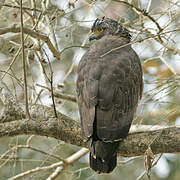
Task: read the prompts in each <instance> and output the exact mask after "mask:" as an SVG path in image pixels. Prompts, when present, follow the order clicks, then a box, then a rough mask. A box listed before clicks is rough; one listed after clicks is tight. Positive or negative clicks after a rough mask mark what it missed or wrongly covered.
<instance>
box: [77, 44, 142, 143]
mask: <svg viewBox="0 0 180 180" xmlns="http://www.w3.org/2000/svg"><path fill="white" fill-rule="evenodd" d="M109 43H110V44H113V43H111V42H109ZM102 44H103V43H99V42H98V46H97V44H96V45H95V46H93V47H92V48H91V49H90V50H89V51H88V52H87V53H86V54H85V55H84V56H83V58H82V60H81V62H80V64H79V67H78V80H77V94H78V105H79V110H80V117H81V124H82V130H83V134H84V135H85V137H86V138H88V137H90V136H92V135H93V133H96V134H97V136H98V138H99V139H101V140H103V141H116V140H120V139H121V138H123V137H125V136H127V134H128V131H129V128H130V125H131V122H132V120H133V116H134V113H135V111H136V107H137V104H138V100H139V98H140V97H141V93H142V89H143V81H142V68H141V64H140V60H139V57H138V56H137V54H136V53H135V51H134V50H133V49H132V48H131V47H130V46H125V47H123V48H120V49H118V50H114V51H111V52H110V53H108V54H106V55H105V56H103V57H102V56H101V55H102V53H104V49H107V51H108V48H107V47H106V48H104V46H102ZM115 46H116V45H115ZM94 47H96V48H94ZM116 47H117V46H116ZM93 123H96V126H93ZM94 127H96V129H93V128H94Z"/></svg>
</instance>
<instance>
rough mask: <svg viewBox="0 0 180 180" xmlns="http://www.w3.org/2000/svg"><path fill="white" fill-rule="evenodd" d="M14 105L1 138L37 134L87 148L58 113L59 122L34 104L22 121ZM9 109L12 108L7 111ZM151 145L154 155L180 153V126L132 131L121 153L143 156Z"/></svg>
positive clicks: (0, 120) (75, 126)
mask: <svg viewBox="0 0 180 180" xmlns="http://www.w3.org/2000/svg"><path fill="white" fill-rule="evenodd" d="M14 105H16V104H14ZM14 105H13V104H12V103H11V105H9V106H6V108H5V109H6V113H7V112H9V113H8V114H9V116H8V121H9V122H5V119H6V118H5V117H4V116H1V117H0V138H1V137H11V136H17V135H23V134H25V135H27V134H34V135H40V136H48V137H53V138H56V139H59V140H62V141H65V142H66V143H71V144H74V145H77V146H83V147H87V143H86V142H84V140H83V137H82V136H81V129H80V124H79V123H78V122H76V121H74V120H72V119H71V118H69V117H67V116H65V115H63V114H61V113H59V112H58V119H56V118H54V117H53V116H54V111H53V109H52V108H50V107H46V106H42V105H34V106H32V107H31V108H30V113H31V116H32V119H31V120H28V119H23V118H22V119H21V118H19V117H20V114H19V112H15V110H16V109H15V108H12V107H11V106H14ZM8 107H10V108H9V109H8V110H7V108H8ZM12 110H13V112H12ZM21 112H23V111H21ZM11 115H12V117H11ZM22 117H23V113H22ZM11 118H12V119H11ZM10 119H11V120H12V121H11V122H10ZM148 146H151V149H152V151H153V153H154V154H158V153H177V152H180V127H169V128H163V129H158V130H153V131H151V129H150V131H145V132H136V133H135V132H133V133H132V134H129V135H128V137H127V138H126V139H125V140H123V141H122V142H121V143H120V146H119V151H118V153H119V155H121V156H126V157H130V156H139V155H143V154H144V152H145V151H146V149H147V148H148Z"/></svg>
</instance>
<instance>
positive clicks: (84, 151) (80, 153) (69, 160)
mask: <svg viewBox="0 0 180 180" xmlns="http://www.w3.org/2000/svg"><path fill="white" fill-rule="evenodd" d="M88 152H89V150H88V149H86V148H82V149H81V150H80V151H78V152H76V153H75V154H73V155H72V156H70V157H68V158H67V159H65V162H66V163H65V164H64V163H63V162H62V161H60V162H57V163H54V164H51V165H50V166H44V167H37V168H35V169H31V170H28V171H25V172H23V173H20V174H18V175H16V176H14V177H12V178H9V179H8V180H16V179H19V178H22V177H25V176H27V175H29V174H32V173H36V172H39V171H46V170H51V169H54V168H57V167H62V166H63V167H67V166H69V165H72V164H73V163H74V162H76V161H77V160H78V159H80V158H81V157H82V156H84V155H85V154H87V153H88ZM57 175H58V174H57ZM55 176H56V174H51V175H50V176H49V178H48V179H47V180H52V178H54V177H55Z"/></svg>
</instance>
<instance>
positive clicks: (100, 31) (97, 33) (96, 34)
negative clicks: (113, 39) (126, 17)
mask: <svg viewBox="0 0 180 180" xmlns="http://www.w3.org/2000/svg"><path fill="white" fill-rule="evenodd" d="M102 32H103V29H101V30H98V29H96V30H95V31H94V32H93V33H94V35H95V36H98V35H99V34H100V33H102Z"/></svg>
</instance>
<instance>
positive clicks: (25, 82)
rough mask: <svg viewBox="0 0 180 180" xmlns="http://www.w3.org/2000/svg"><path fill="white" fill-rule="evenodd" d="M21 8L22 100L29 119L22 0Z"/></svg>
mask: <svg viewBox="0 0 180 180" xmlns="http://www.w3.org/2000/svg"><path fill="white" fill-rule="evenodd" d="M20 7H21V46H22V61H23V73H24V100H25V106H26V117H27V118H28V119H31V115H30V113H29V104H28V90H27V79H26V78H27V76H26V59H25V51H24V32H23V11H22V0H21V1H20Z"/></svg>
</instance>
